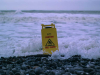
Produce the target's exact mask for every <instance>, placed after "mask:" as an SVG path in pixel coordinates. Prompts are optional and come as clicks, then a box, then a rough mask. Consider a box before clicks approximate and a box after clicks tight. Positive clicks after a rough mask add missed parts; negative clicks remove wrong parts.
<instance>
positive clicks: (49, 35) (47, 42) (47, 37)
mask: <svg viewBox="0 0 100 75" xmlns="http://www.w3.org/2000/svg"><path fill="white" fill-rule="evenodd" d="M41 26H42V29H41V35H42V48H43V54H52V52H54V51H56V50H59V49H58V40H57V32H56V28H55V25H54V24H51V25H44V24H41ZM50 27H51V28H50Z"/></svg>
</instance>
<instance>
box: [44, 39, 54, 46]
mask: <svg viewBox="0 0 100 75" xmlns="http://www.w3.org/2000/svg"><path fill="white" fill-rule="evenodd" d="M45 46H55V44H54V43H53V42H52V41H51V40H50V39H49V40H48V42H47V43H46V45H45Z"/></svg>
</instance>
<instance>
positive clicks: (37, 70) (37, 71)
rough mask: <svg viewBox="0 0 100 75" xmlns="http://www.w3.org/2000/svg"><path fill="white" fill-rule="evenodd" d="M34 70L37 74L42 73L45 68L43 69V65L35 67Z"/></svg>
mask: <svg viewBox="0 0 100 75" xmlns="http://www.w3.org/2000/svg"><path fill="white" fill-rule="evenodd" d="M34 71H35V73H36V74H41V73H43V69H42V68H41V67H37V68H35V70H34Z"/></svg>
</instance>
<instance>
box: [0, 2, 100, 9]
mask: <svg viewBox="0 0 100 75" xmlns="http://www.w3.org/2000/svg"><path fill="white" fill-rule="evenodd" d="M0 10H93V11H100V0H0Z"/></svg>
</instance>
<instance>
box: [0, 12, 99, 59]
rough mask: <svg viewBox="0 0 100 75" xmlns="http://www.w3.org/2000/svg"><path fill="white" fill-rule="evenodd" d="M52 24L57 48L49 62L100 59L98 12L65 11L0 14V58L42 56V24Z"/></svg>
mask: <svg viewBox="0 0 100 75" xmlns="http://www.w3.org/2000/svg"><path fill="white" fill-rule="evenodd" d="M51 23H53V24H55V27H56V29H57V37H58V45H59V51H58V50H57V51H55V52H54V53H52V55H51V58H52V59H68V58H70V57H71V56H73V55H81V56H82V57H83V58H88V59H97V58H100V11H65V10H64V11H63V10H59V11H54V10H0V57H14V56H27V55H37V54H43V50H42V38H41V29H42V27H41V24H44V25H50V24H51ZM61 55H63V56H64V57H61Z"/></svg>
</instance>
